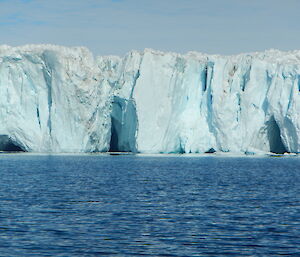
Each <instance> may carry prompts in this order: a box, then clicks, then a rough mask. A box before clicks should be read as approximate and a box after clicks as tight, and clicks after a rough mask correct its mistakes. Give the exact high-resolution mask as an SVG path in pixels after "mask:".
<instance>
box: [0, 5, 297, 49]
mask: <svg viewBox="0 0 300 257" xmlns="http://www.w3.org/2000/svg"><path fill="white" fill-rule="evenodd" d="M299 18H300V0H284V1H283V0H252V1H251V0H205V1H204V0H48V1H46V0H0V44H8V45H13V46H15V45H23V44H31V43H34V44H37V43H51V44H59V45H66V46H86V47H88V48H89V49H90V50H92V51H93V52H94V53H95V54H97V55H106V54H117V55H124V54H125V53H126V52H128V51H130V50H131V49H137V50H141V49H144V48H154V49H158V50H163V51H175V52H180V53H185V52H187V51H199V52H205V53H217V54H235V53H241V52H252V51H262V50H265V49H269V48H278V49H281V50H294V49H300V22H299Z"/></svg>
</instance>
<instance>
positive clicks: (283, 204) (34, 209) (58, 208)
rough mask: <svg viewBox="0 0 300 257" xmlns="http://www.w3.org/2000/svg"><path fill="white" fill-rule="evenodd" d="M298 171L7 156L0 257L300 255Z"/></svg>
mask: <svg viewBox="0 0 300 257" xmlns="http://www.w3.org/2000/svg"><path fill="white" fill-rule="evenodd" d="M299 167H300V158H291V157H290V158H270V157H269V158H219V157H202V158H199V157H198V158H187V157H141V156H97V155H94V156H93V155H85V156H76V155H74V156H32V155H26V154H25V155H0V176H1V179H0V256H140V255H142V256H280V255H287V256H300V169H299Z"/></svg>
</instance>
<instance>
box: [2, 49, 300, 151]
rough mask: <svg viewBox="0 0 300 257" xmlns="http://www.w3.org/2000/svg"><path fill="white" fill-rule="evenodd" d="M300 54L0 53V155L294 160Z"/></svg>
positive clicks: (299, 123)
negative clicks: (260, 155) (218, 154)
mask: <svg viewBox="0 0 300 257" xmlns="http://www.w3.org/2000/svg"><path fill="white" fill-rule="evenodd" d="M299 91H300V51H293V52H280V51H277V50H269V51H266V52H262V53H251V54H241V55H237V56H217V55H206V54H201V53H195V52H191V53H188V54H186V55H180V54H176V53H163V52H159V51H154V50H151V49H146V50H145V51H143V52H137V51H132V52H130V53H128V54H127V55H126V56H125V57H124V58H120V57H116V56H106V57H97V58H96V60H94V58H93V56H92V54H91V53H90V52H89V51H88V50H87V49H86V48H66V47H59V46H52V45H32V46H23V47H16V48H13V47H9V46H1V47H0V150H5V149H18V148H20V149H22V150H25V151H35V152H92V151H109V150H110V151H131V152H142V153H204V152H213V151H223V152H234V153H256V152H269V151H271V152H277V153H283V152H300V141H299V138H300V118H299V114H300V93H299Z"/></svg>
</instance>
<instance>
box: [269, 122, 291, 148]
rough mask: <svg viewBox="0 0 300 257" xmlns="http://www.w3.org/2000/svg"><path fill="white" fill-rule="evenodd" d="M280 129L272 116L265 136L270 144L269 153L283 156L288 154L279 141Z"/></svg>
mask: <svg viewBox="0 0 300 257" xmlns="http://www.w3.org/2000/svg"><path fill="white" fill-rule="evenodd" d="M280 134H281V132H280V128H279V126H278V124H277V122H276V120H275V119H274V116H272V117H271V119H270V120H269V121H268V123H267V135H268V140H269V144H270V152H272V153H277V154H283V153H286V152H288V151H287V149H286V147H285V146H284V144H283V142H282V139H281V135H280Z"/></svg>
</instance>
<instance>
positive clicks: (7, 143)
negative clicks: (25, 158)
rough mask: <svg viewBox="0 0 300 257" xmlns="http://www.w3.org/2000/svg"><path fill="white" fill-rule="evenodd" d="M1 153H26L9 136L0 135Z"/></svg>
mask: <svg viewBox="0 0 300 257" xmlns="http://www.w3.org/2000/svg"><path fill="white" fill-rule="evenodd" d="M0 151H2V152H26V151H25V150H24V149H23V148H22V146H20V145H19V144H18V143H17V142H15V141H14V140H13V139H12V138H11V137H10V136H8V135H0Z"/></svg>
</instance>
